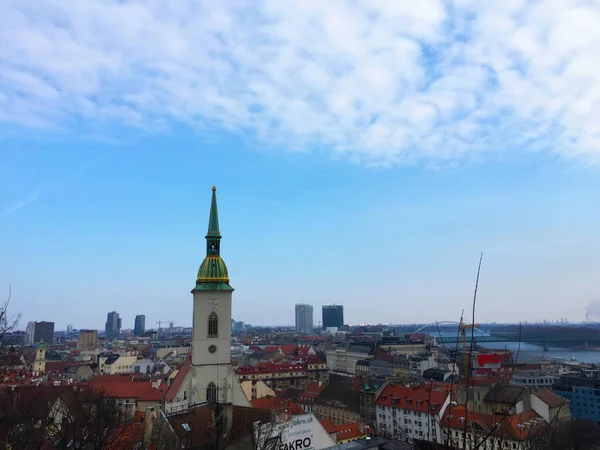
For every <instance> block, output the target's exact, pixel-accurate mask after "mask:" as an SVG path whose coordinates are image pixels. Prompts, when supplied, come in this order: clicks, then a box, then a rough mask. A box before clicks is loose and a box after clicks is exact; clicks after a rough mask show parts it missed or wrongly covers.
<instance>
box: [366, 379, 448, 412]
mask: <svg viewBox="0 0 600 450" xmlns="http://www.w3.org/2000/svg"><path fill="white" fill-rule="evenodd" d="M449 395H450V393H449V390H448V389H443V388H441V387H439V386H430V385H427V384H421V385H419V386H416V387H407V386H404V385H397V384H396V385H394V384H388V385H387V386H386V387H385V388H384V389H383V391H382V392H381V394H380V395H379V397H378V398H377V405H378V406H388V407H393V408H401V409H407V410H411V411H419V412H424V413H428V414H438V413H439V412H440V411H441V409H442V406H443V405H444V403H445V402H446V401H447V399H448V396H449Z"/></svg>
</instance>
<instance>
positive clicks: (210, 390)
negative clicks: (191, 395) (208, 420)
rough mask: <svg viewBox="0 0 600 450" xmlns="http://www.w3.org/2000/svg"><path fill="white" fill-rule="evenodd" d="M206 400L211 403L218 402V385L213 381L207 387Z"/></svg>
mask: <svg viewBox="0 0 600 450" xmlns="http://www.w3.org/2000/svg"><path fill="white" fill-rule="evenodd" d="M206 401H207V402H209V403H216V402H217V386H215V383H213V382H212V381H211V382H210V383H208V386H207V387H206Z"/></svg>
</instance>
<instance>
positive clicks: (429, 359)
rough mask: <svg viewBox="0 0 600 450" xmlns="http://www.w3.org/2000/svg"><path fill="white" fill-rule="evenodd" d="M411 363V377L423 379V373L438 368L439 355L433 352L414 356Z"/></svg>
mask: <svg viewBox="0 0 600 450" xmlns="http://www.w3.org/2000/svg"><path fill="white" fill-rule="evenodd" d="M409 361H410V376H411V377H414V378H420V377H422V376H423V372H425V371H426V370H427V369H437V368H438V361H437V355H436V354H434V353H431V352H429V353H423V354H419V355H412V356H411V357H410V359H409Z"/></svg>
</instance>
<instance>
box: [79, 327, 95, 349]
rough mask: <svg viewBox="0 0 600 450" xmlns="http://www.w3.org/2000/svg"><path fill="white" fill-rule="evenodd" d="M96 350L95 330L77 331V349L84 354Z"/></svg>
mask: <svg viewBox="0 0 600 450" xmlns="http://www.w3.org/2000/svg"><path fill="white" fill-rule="evenodd" d="M97 348H98V331H97V330H79V336H78V338H77V349H78V350H81V351H84V352H93V351H95V350H96V349H97Z"/></svg>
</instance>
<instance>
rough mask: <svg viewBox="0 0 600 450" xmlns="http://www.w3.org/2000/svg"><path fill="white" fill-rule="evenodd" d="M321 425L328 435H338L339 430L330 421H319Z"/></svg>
mask: <svg viewBox="0 0 600 450" xmlns="http://www.w3.org/2000/svg"><path fill="white" fill-rule="evenodd" d="M319 423H320V424H321V426H322V427H323V428H324V429H325V431H327V432H328V433H337V429H336V427H335V425H334V424H333V422H332V421H331V420H330V419H319Z"/></svg>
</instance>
